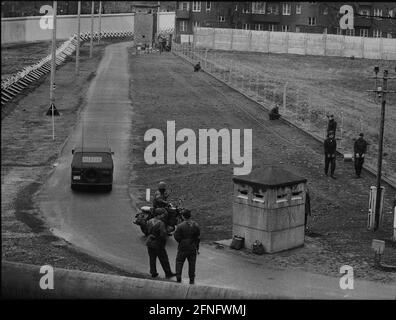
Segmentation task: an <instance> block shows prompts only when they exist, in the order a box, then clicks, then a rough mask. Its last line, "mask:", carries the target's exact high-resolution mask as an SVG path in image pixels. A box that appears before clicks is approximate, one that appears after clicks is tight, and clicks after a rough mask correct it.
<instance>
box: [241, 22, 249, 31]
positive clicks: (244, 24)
mask: <svg viewBox="0 0 396 320" xmlns="http://www.w3.org/2000/svg"><path fill="white" fill-rule="evenodd" d="M249 27H250V26H249V23H243V24H242V29H245V30H249Z"/></svg>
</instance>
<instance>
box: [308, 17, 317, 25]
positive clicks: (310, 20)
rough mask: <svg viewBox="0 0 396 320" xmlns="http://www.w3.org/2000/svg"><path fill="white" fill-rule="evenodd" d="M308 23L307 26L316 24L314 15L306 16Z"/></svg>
mask: <svg viewBox="0 0 396 320" xmlns="http://www.w3.org/2000/svg"><path fill="white" fill-rule="evenodd" d="M308 25H309V26H316V18H315V17H309V18H308Z"/></svg>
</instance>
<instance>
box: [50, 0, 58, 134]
mask: <svg viewBox="0 0 396 320" xmlns="http://www.w3.org/2000/svg"><path fill="white" fill-rule="evenodd" d="M56 11H57V1H54V2H53V29H52V47H51V78H50V106H51V105H55V92H54V85H55V70H56ZM52 140H55V119H54V108H52Z"/></svg>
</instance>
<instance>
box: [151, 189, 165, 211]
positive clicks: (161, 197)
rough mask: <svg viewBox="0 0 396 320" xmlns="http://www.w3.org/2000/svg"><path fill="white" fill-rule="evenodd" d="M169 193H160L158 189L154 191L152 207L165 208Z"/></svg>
mask: <svg viewBox="0 0 396 320" xmlns="http://www.w3.org/2000/svg"><path fill="white" fill-rule="evenodd" d="M168 197H169V193H168V192H167V191H165V192H164V194H162V193H161V192H160V191H159V190H157V191H156V192H155V193H154V200H153V207H154V208H165V207H166V206H167V204H166V203H165V202H168Z"/></svg>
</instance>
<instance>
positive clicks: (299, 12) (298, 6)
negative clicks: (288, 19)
mask: <svg viewBox="0 0 396 320" xmlns="http://www.w3.org/2000/svg"><path fill="white" fill-rule="evenodd" d="M296 14H301V4H296Z"/></svg>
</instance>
